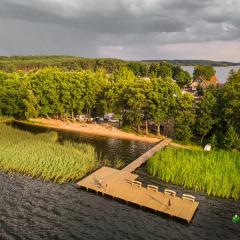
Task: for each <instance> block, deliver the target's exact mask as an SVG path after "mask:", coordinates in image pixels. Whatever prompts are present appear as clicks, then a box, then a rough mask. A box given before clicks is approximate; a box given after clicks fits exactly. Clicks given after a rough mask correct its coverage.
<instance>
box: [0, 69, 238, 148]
mask: <svg viewBox="0 0 240 240" xmlns="http://www.w3.org/2000/svg"><path fill="white" fill-rule="evenodd" d="M130 69H135V70H134V71H133V70H130ZM130 69H129V68H128V67H120V68H119V70H116V71H114V72H113V73H112V74H109V72H107V71H106V70H104V69H103V68H98V69H96V70H95V71H92V70H78V71H68V70H64V69H62V68H52V67H47V68H43V69H40V70H37V71H29V72H23V71H17V72H12V73H8V72H3V71H2V72H0V115H7V116H14V117H16V118H30V117H38V116H45V117H46V116H49V117H61V118H66V117H71V116H72V117H73V116H76V115H77V114H82V113H84V114H88V115H89V116H92V117H95V116H103V115H104V114H105V113H108V112H114V113H115V115H116V116H118V118H119V119H121V123H122V125H123V126H124V125H125V126H126V125H127V126H131V127H132V128H134V129H136V130H137V131H139V132H141V131H145V132H146V133H148V129H149V127H150V126H151V129H152V128H153V127H154V126H155V130H156V133H157V134H160V130H161V129H162V128H164V126H165V125H167V124H169V123H170V125H171V126H172V128H173V131H172V132H173V133H174V136H171V137H175V138H177V139H179V140H190V139H193V138H194V139H196V138H197V139H199V140H201V141H211V143H212V144H213V145H214V146H217V147H224V148H227V149H232V148H238V146H239V145H240V144H239V134H240V70H239V71H237V72H231V74H230V76H229V80H228V82H227V83H226V85H225V86H224V87H209V88H208V89H207V90H205V91H204V94H203V97H202V98H201V100H200V101H199V102H196V101H195V100H194V97H193V96H192V95H191V94H190V93H185V94H183V93H182V92H181V89H180V87H179V85H180V86H182V85H184V83H183V82H185V81H186V82H189V81H190V80H189V76H187V77H186V79H188V80H179V79H178V77H177V76H179V75H182V74H185V73H184V71H183V70H182V69H181V68H179V67H176V66H174V67H173V66H171V65H168V64H164V65H161V64H160V65H159V64H157V65H152V66H150V68H149V70H148V71H149V72H150V74H151V77H150V78H146V77H140V76H139V72H142V73H143V72H144V71H146V69H145V70H144V68H138V67H137V65H134V64H133V65H131V68H130ZM142 73H141V74H140V75H142ZM143 75H145V73H144V74H143ZM186 75H187V74H186ZM174 78H177V80H176V81H173V79H174ZM183 78H184V77H183ZM180 79H181V78H180ZM179 82H181V84H179Z"/></svg>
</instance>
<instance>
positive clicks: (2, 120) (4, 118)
mask: <svg viewBox="0 0 240 240" xmlns="http://www.w3.org/2000/svg"><path fill="white" fill-rule="evenodd" d="M12 120H13V117H7V116H0V123H6V122H10V121H12Z"/></svg>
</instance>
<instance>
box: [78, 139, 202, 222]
mask: <svg viewBox="0 0 240 240" xmlns="http://www.w3.org/2000/svg"><path fill="white" fill-rule="evenodd" d="M170 142H171V140H170V139H165V140H163V141H162V142H160V143H159V144H157V145H156V146H155V147H153V148H152V149H151V150H149V151H148V152H147V153H145V154H143V155H142V156H141V157H140V158H138V159H136V160H135V161H134V162H132V163H131V164H129V165H128V166H127V167H125V168H124V169H122V170H117V169H113V168H109V167H102V168H100V169H99V170H97V171H95V172H94V173H92V174H91V175H89V176H87V177H86V178H84V179H82V180H81V181H79V182H78V183H77V185H78V187H80V188H85V189H86V190H89V189H90V190H93V191H95V192H96V193H100V194H102V195H108V196H110V197H112V198H113V199H120V200H122V201H125V202H126V203H132V204H135V205H138V206H139V207H144V208H146V209H151V210H153V211H155V212H160V213H164V214H167V215H169V216H171V217H177V218H180V219H183V220H185V221H187V222H188V223H189V222H190V221H191V220H192V218H193V216H194V213H195V211H196V210H197V207H198V204H199V203H198V202H196V201H195V198H194V197H193V196H191V195H187V194H183V196H182V197H177V196H176V193H175V192H174V191H171V190H167V189H165V190H164V191H160V189H159V188H158V186H153V185H147V186H143V185H142V183H141V182H139V181H136V179H137V178H138V175H136V174H133V173H131V171H134V170H135V169H136V168H137V167H139V166H141V164H143V163H144V162H146V161H147V159H148V158H149V157H151V156H152V155H153V154H154V153H155V152H156V151H158V150H160V149H161V148H163V147H164V146H166V145H167V144H169V143H170Z"/></svg>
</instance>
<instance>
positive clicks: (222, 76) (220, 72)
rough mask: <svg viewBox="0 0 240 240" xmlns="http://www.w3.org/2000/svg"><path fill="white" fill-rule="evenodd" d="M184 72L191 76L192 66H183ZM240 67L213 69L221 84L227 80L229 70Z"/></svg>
mask: <svg viewBox="0 0 240 240" xmlns="http://www.w3.org/2000/svg"><path fill="white" fill-rule="evenodd" d="M182 68H183V69H184V70H186V71H188V72H189V73H190V74H193V70H194V67H193V66H183V67H182ZM239 68H240V66H231V67H214V69H215V70H216V75H217V77H218V79H219V81H220V82H221V83H225V82H226V81H227V79H228V75H229V72H230V71H231V69H234V70H237V69H239Z"/></svg>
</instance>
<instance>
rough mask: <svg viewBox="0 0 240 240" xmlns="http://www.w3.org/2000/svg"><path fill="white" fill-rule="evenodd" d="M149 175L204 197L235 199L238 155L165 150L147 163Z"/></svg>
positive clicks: (239, 188)
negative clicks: (201, 193)
mask: <svg viewBox="0 0 240 240" xmlns="http://www.w3.org/2000/svg"><path fill="white" fill-rule="evenodd" d="M147 171H148V173H149V174H150V175H152V176H157V177H159V178H160V179H161V180H163V181H166V182H171V183H174V184H177V185H181V186H184V187H186V188H190V189H193V190H195V191H204V192H206V193H207V194H208V195H212V196H217V197H223V198H234V199H235V200H237V199H239V195H240V154H239V153H237V152H227V151H212V152H203V151H191V150H185V149H174V148H166V149H164V150H162V151H160V152H158V153H157V154H155V155H154V156H153V157H152V158H150V159H149V161H148V163H147Z"/></svg>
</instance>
